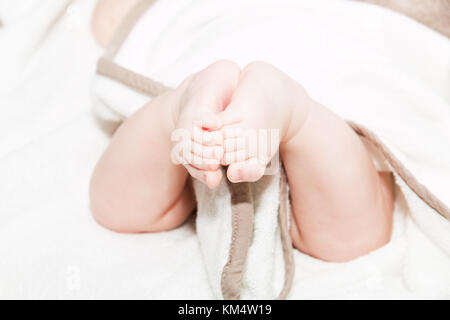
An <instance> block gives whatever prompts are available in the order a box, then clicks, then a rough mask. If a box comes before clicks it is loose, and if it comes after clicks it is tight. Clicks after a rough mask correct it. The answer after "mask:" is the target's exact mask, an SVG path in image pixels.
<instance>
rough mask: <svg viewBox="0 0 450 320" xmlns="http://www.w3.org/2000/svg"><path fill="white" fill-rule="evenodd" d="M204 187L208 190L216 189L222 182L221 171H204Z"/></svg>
mask: <svg viewBox="0 0 450 320" xmlns="http://www.w3.org/2000/svg"><path fill="white" fill-rule="evenodd" d="M205 178H206V182H205V183H206V185H207V186H208V188H210V189H214V188H216V187H217V186H218V185H219V184H220V180H222V170H216V171H206V173H205Z"/></svg>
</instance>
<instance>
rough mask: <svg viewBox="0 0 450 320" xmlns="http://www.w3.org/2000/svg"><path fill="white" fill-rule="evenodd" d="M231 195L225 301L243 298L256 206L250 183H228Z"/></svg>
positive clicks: (224, 273) (222, 281)
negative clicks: (229, 240)
mask: <svg viewBox="0 0 450 320" xmlns="http://www.w3.org/2000/svg"><path fill="white" fill-rule="evenodd" d="M227 186H228V190H229V191H230V194H231V213H232V216H231V221H232V222H231V227H232V231H231V244H230V250H229V252H228V260H227V263H226V264H225V266H224V267H223V270H222V277H221V283H220V284H221V288H222V295H223V298H224V299H225V300H239V299H240V298H241V286H242V277H243V275H244V268H245V262H246V260H247V253H248V248H249V246H250V239H251V237H252V235H253V222H254V206H253V197H252V193H251V190H250V183H237V184H232V183H231V182H229V181H227Z"/></svg>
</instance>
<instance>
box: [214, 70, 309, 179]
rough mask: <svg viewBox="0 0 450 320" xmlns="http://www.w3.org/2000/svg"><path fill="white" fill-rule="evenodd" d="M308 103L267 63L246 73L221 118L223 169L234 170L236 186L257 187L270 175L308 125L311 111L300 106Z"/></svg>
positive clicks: (300, 90) (292, 83)
mask: <svg viewBox="0 0 450 320" xmlns="http://www.w3.org/2000/svg"><path fill="white" fill-rule="evenodd" d="M305 98H306V96H305V94H304V90H303V88H301V87H300V85H298V84H297V83H296V82H295V81H293V80H292V79H291V78H289V77H287V76H286V75H284V74H283V73H281V72H280V71H279V70H277V69H275V68H274V67H273V66H271V65H269V64H267V63H263V62H256V63H252V64H250V65H249V66H247V67H246V68H245V69H244V70H243V71H242V73H241V78H240V80H239V84H238V87H237V89H236V91H235V93H234V94H233V97H232V100H231V102H230V104H229V105H228V107H227V108H226V109H225V110H224V111H223V112H221V113H220V114H219V117H220V119H221V122H222V123H223V127H222V129H221V131H222V134H223V138H224V142H223V147H224V157H223V159H222V164H223V165H228V166H229V167H228V170H227V177H228V179H229V180H230V181H231V182H244V181H248V182H253V181H257V180H259V179H260V178H261V177H262V176H263V175H264V173H265V172H266V167H267V165H268V164H269V162H270V161H271V160H272V159H274V157H278V150H279V148H280V147H282V146H283V143H286V142H287V141H288V140H289V139H290V138H291V136H292V135H293V134H294V133H295V132H296V131H298V128H299V127H300V126H301V124H302V123H303V120H304V118H305V110H307V108H298V106H299V105H303V104H304V102H305ZM294 128H295V129H294ZM276 160H278V159H276ZM277 163H278V162H274V164H275V165H276V164H277ZM275 169H276V168H275Z"/></svg>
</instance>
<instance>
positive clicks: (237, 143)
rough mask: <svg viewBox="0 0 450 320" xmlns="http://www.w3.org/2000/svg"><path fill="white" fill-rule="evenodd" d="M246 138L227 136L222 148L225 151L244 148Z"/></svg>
mask: <svg viewBox="0 0 450 320" xmlns="http://www.w3.org/2000/svg"><path fill="white" fill-rule="evenodd" d="M246 144H247V143H246V140H245V138H244V137H236V138H228V139H225V140H224V141H223V149H224V151H225V152H234V151H239V150H243V149H245V148H246Z"/></svg>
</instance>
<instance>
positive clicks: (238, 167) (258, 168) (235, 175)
mask: <svg viewBox="0 0 450 320" xmlns="http://www.w3.org/2000/svg"><path fill="white" fill-rule="evenodd" d="M264 172H265V165H264V164H263V163H262V162H261V161H259V160H258V159H256V158H251V159H248V160H245V161H242V162H236V163H233V164H231V165H230V166H229V167H228V170H227V177H228V180H230V181H231V182H233V183H237V182H244V181H245V182H254V181H257V180H259V179H261V177H262V176H263V175H264Z"/></svg>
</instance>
